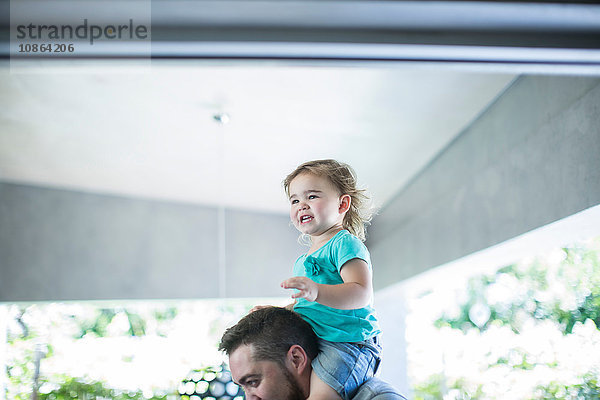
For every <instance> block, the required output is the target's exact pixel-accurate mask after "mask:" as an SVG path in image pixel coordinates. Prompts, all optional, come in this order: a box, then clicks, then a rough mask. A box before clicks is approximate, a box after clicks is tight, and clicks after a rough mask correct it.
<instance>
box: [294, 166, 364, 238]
mask: <svg viewBox="0 0 600 400" xmlns="http://www.w3.org/2000/svg"><path fill="white" fill-rule="evenodd" d="M303 173H311V174H314V175H317V176H321V177H326V178H327V179H329V181H330V182H331V183H332V184H333V186H334V187H335V188H336V189H337V191H338V192H339V194H340V196H341V195H344V194H347V195H349V196H350V199H351V201H350V209H348V212H346V215H345V216H344V220H343V222H342V226H343V227H344V229H347V230H348V231H349V232H350V233H351V234H353V235H354V236H356V237H357V238H359V239H360V240H361V241H363V242H364V241H365V239H366V226H367V225H369V224H370V223H371V218H372V217H373V209H372V208H371V199H370V198H369V196H368V195H367V193H366V190H365V189H359V188H357V187H356V173H355V172H354V170H353V169H352V167H350V166H349V165H348V164H345V163H342V162H339V161H336V160H331V159H328V160H314V161H308V162H305V163H304V164H302V165H300V166H298V168H296V169H295V170H294V171H293V172H292V173H290V174H289V175H288V176H286V177H285V179H284V180H283V187H284V189H285V193H286V195H287V196H288V198H289V197H290V191H289V189H290V183H292V181H293V180H294V178H296V177H297V176H298V175H300V174H303Z"/></svg>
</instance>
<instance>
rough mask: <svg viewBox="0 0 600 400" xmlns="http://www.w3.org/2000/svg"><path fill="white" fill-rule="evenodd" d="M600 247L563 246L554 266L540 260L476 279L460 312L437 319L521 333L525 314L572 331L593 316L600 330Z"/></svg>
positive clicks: (440, 323) (441, 322)
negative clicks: (502, 328)
mask: <svg viewBox="0 0 600 400" xmlns="http://www.w3.org/2000/svg"><path fill="white" fill-rule="evenodd" d="M598 247H600V246H598V240H596V241H594V242H593V243H592V245H591V246H589V247H584V246H573V247H567V248H563V249H562V250H561V251H562V252H563V254H562V261H560V262H559V263H555V264H554V265H552V264H548V263H545V262H544V261H543V260H540V259H536V260H534V261H533V262H531V263H529V264H525V265H518V264H514V265H510V266H507V267H505V268H501V269H499V270H498V271H497V272H496V273H495V274H494V275H492V276H479V277H475V278H472V279H471V280H469V283H468V286H467V301H465V302H464V303H463V304H461V305H460V312H459V314H458V316H455V317H449V316H448V315H447V314H443V315H442V316H441V317H440V318H439V319H438V320H437V321H436V322H435V324H436V326H438V327H442V326H449V327H451V328H453V329H460V330H462V331H463V332H467V331H468V330H470V329H478V330H480V331H485V330H486V329H488V328H489V327H490V326H492V325H508V326H510V327H511V329H512V330H513V331H514V332H516V333H518V332H519V331H520V329H521V327H522V325H523V323H524V322H525V319H526V318H532V319H535V320H552V321H554V322H556V323H557V324H559V326H560V327H561V329H562V331H563V333H564V334H569V333H571V332H572V331H573V327H574V326H575V324H576V323H577V322H581V323H585V321H586V320H588V319H590V320H592V321H594V323H595V324H596V327H597V328H598V329H600V251H599V250H598ZM498 292H500V293H501V294H502V295H501V296H498V295H497V293H498Z"/></svg>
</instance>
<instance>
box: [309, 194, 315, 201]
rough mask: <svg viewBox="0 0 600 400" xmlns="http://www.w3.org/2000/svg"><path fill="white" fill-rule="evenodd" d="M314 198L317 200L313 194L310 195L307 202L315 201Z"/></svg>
mask: <svg viewBox="0 0 600 400" xmlns="http://www.w3.org/2000/svg"><path fill="white" fill-rule="evenodd" d="M316 198H317V196H316V195H314V194H311V195H310V196H308V199H309V200H312V199H316Z"/></svg>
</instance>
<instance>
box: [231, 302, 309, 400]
mask: <svg viewBox="0 0 600 400" xmlns="http://www.w3.org/2000/svg"><path fill="white" fill-rule="evenodd" d="M318 349H319V347H318V341H317V337H316V335H315V333H314V332H313V330H312V328H311V326H310V325H309V324H308V323H307V322H306V321H304V320H303V319H302V318H301V317H300V316H299V315H298V314H296V313H294V312H292V311H289V310H286V309H285V308H280V307H267V308H263V309H260V310H257V311H255V312H253V313H250V314H248V315H246V316H245V317H244V318H242V319H241V320H240V321H239V322H238V323H237V324H236V325H234V326H232V327H231V328H229V329H227V330H226V331H225V333H224V334H223V337H222V338H221V343H220V345H219V350H221V351H225V353H226V354H227V355H228V356H229V367H230V369H231V374H232V376H233V378H234V380H235V381H236V382H237V383H238V384H240V385H241V386H242V387H243V388H244V391H245V392H246V397H247V398H248V399H254V398H256V399H264V400H272V399H277V400H292V399H294V400H296V399H305V398H306V397H307V396H308V385H309V382H310V372H311V367H310V362H311V360H312V359H314V358H315V357H316V356H317V353H318Z"/></svg>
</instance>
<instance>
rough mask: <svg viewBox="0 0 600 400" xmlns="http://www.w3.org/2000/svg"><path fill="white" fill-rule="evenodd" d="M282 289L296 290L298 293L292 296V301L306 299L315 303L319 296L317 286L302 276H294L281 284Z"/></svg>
mask: <svg viewBox="0 0 600 400" xmlns="http://www.w3.org/2000/svg"><path fill="white" fill-rule="evenodd" d="M281 287H282V288H284V289H296V290H298V292H296V293H294V294H292V299H299V298H302V299H306V300H308V301H316V300H317V297H318V296H319V285H318V284H317V283H316V282H314V281H313V280H311V279H309V278H306V277H304V276H296V277H293V278H289V279H286V280H285V281H283V282H281Z"/></svg>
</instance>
